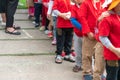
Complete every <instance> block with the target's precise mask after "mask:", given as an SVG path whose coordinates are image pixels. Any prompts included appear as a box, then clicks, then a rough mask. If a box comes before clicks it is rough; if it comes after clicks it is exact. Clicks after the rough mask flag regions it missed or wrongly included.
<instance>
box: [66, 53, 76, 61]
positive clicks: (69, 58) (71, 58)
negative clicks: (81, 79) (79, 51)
mask: <svg viewBox="0 0 120 80" xmlns="http://www.w3.org/2000/svg"><path fill="white" fill-rule="evenodd" d="M64 60H66V61H70V62H75V57H74V56H72V55H71V54H70V55H66V56H65V57H64Z"/></svg>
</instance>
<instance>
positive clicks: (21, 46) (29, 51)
mask: <svg viewBox="0 0 120 80" xmlns="http://www.w3.org/2000/svg"><path fill="white" fill-rule="evenodd" d="M54 53H55V46H53V45H51V43H50V41H48V40H20V41H19V40H12V41H10V40H8V41H6V40H5V41H0V55H1V56H3V55H48V54H49V55H50V54H54Z"/></svg>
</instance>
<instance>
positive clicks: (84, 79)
mask: <svg viewBox="0 0 120 80" xmlns="http://www.w3.org/2000/svg"><path fill="white" fill-rule="evenodd" d="M92 79H93V78H92V76H91V75H84V76H83V80H92Z"/></svg>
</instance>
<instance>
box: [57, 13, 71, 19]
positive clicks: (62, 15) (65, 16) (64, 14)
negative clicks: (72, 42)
mask: <svg viewBox="0 0 120 80" xmlns="http://www.w3.org/2000/svg"><path fill="white" fill-rule="evenodd" d="M59 16H60V17H62V18H63V19H65V20H68V19H69V18H68V17H67V16H68V13H60V14H59Z"/></svg>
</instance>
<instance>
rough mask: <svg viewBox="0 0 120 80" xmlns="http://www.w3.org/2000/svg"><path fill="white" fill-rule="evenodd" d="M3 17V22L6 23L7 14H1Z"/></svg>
mask: <svg viewBox="0 0 120 80" xmlns="http://www.w3.org/2000/svg"><path fill="white" fill-rule="evenodd" d="M1 17H2V22H5V23H6V14H5V13H1Z"/></svg>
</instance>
